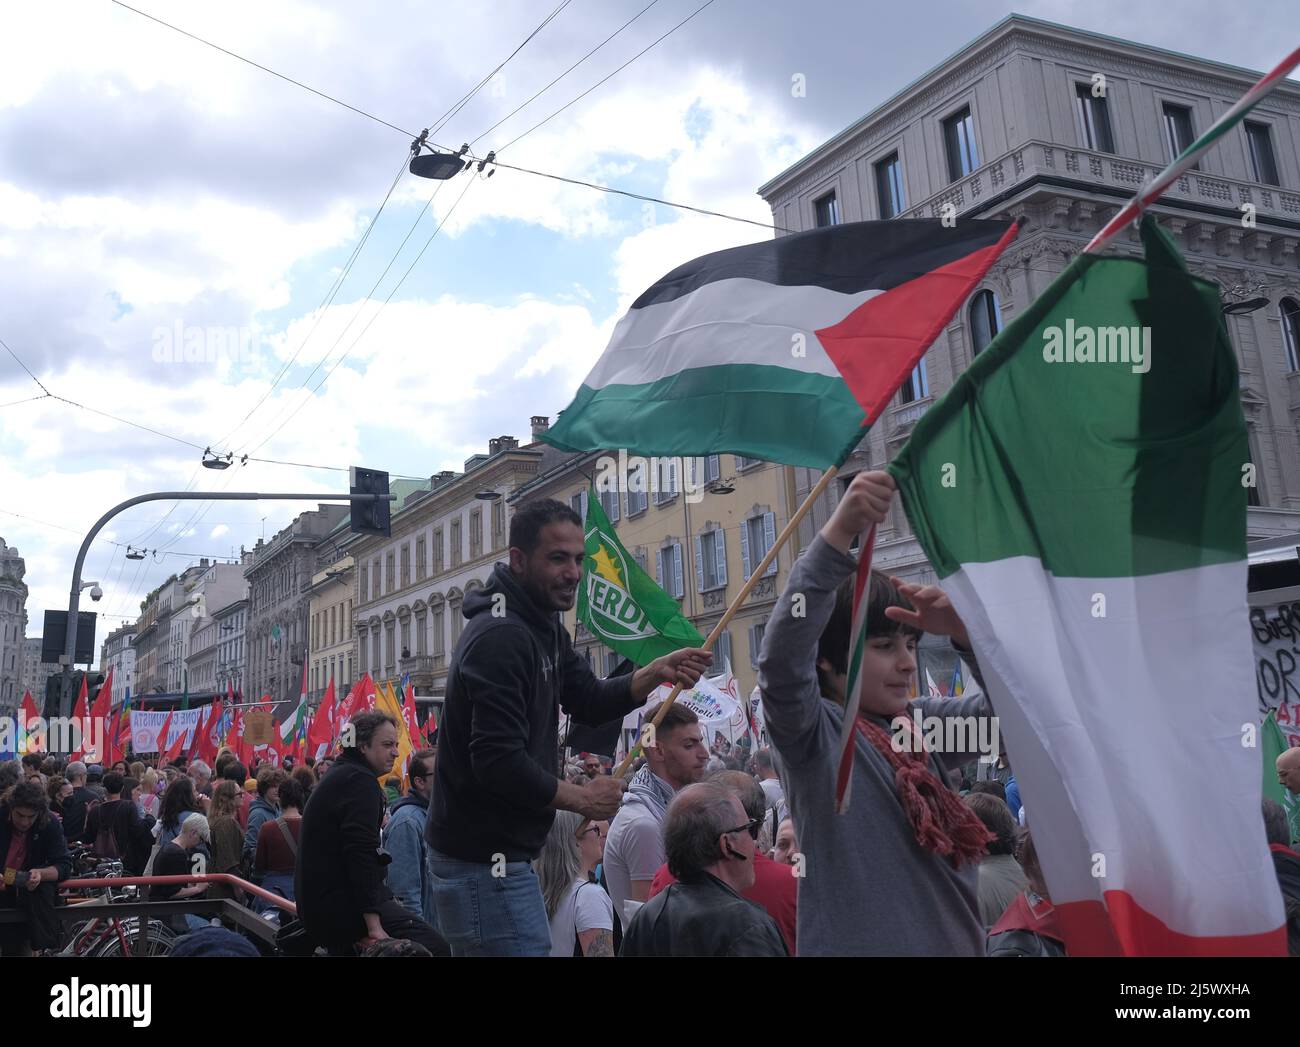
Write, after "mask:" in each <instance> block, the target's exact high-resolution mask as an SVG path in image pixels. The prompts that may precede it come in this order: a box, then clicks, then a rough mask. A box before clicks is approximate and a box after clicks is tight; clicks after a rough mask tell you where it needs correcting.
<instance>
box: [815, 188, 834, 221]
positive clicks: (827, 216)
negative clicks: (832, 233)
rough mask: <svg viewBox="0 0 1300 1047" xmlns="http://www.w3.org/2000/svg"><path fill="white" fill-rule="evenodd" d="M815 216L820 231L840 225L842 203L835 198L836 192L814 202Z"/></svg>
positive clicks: (831, 192)
mask: <svg viewBox="0 0 1300 1047" xmlns="http://www.w3.org/2000/svg"><path fill="white" fill-rule="evenodd" d="M813 215H814V216H815V218H816V221H817V228H818V229H822V228H825V227H826V226H828V225H839V224H840V202H839V200H837V199H836V198H835V191H834V190H831V191H830V192H829V193H827V194H826V195H825V196H821V197H818V198H817V199H816V200H814V201H813Z"/></svg>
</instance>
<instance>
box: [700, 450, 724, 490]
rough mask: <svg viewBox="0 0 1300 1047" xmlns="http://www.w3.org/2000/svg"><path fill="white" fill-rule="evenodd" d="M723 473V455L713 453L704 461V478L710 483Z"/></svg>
mask: <svg viewBox="0 0 1300 1047" xmlns="http://www.w3.org/2000/svg"><path fill="white" fill-rule="evenodd" d="M721 475H722V457H721V455H716V454H711V455H709V457H708V458H707V459H705V462H704V480H705V482H706V483H708V482H709V481H711V480H716V479H718V478H719V477H720V476H721Z"/></svg>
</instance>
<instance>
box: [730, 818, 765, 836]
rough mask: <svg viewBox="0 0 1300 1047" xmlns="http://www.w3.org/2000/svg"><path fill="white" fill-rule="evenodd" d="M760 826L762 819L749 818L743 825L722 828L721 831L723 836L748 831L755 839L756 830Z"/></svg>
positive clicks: (761, 825)
mask: <svg viewBox="0 0 1300 1047" xmlns="http://www.w3.org/2000/svg"><path fill="white" fill-rule="evenodd" d="M762 827H763V819H761V818H751V819H750V820H749V821H748V822H746V823H745V824H744V825H738V826H736V828H734V829H724V830H723V831H722V832H723V835H724V836H727V835H730V834H731V833H739V832H748V833H749V835H750V836H752V837H753V838H754V839H755V840H757V839H758V831H759V829H761V828H762Z"/></svg>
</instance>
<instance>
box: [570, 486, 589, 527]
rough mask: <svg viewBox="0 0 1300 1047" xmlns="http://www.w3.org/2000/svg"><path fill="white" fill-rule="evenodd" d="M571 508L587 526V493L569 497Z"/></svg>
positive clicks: (581, 492)
mask: <svg viewBox="0 0 1300 1047" xmlns="http://www.w3.org/2000/svg"><path fill="white" fill-rule="evenodd" d="M569 508H570V509H572V510H573V511H574V512H575V513H577V514H578V516H579V518H580V519H581V520H582V522H583V524H584V526H585V525H586V523H587V492H586V491H578V492H576V493H575V494H571V495H569Z"/></svg>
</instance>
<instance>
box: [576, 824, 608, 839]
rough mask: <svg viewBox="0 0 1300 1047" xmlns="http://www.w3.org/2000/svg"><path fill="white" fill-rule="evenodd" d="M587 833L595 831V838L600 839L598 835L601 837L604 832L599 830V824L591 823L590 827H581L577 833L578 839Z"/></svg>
mask: <svg viewBox="0 0 1300 1047" xmlns="http://www.w3.org/2000/svg"><path fill="white" fill-rule="evenodd" d="M588 833H595V834H596V838H597V839H600V837H602V836H603V835H605V834H604V833H603V832H602V831H601V828H600V826H599V825H593V826H592V827H591V828H590V829H583V830H582V832H580V833H578V839H579V840H581V839H582V838H583V837H584V836H586V835H587V834H588Z"/></svg>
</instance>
